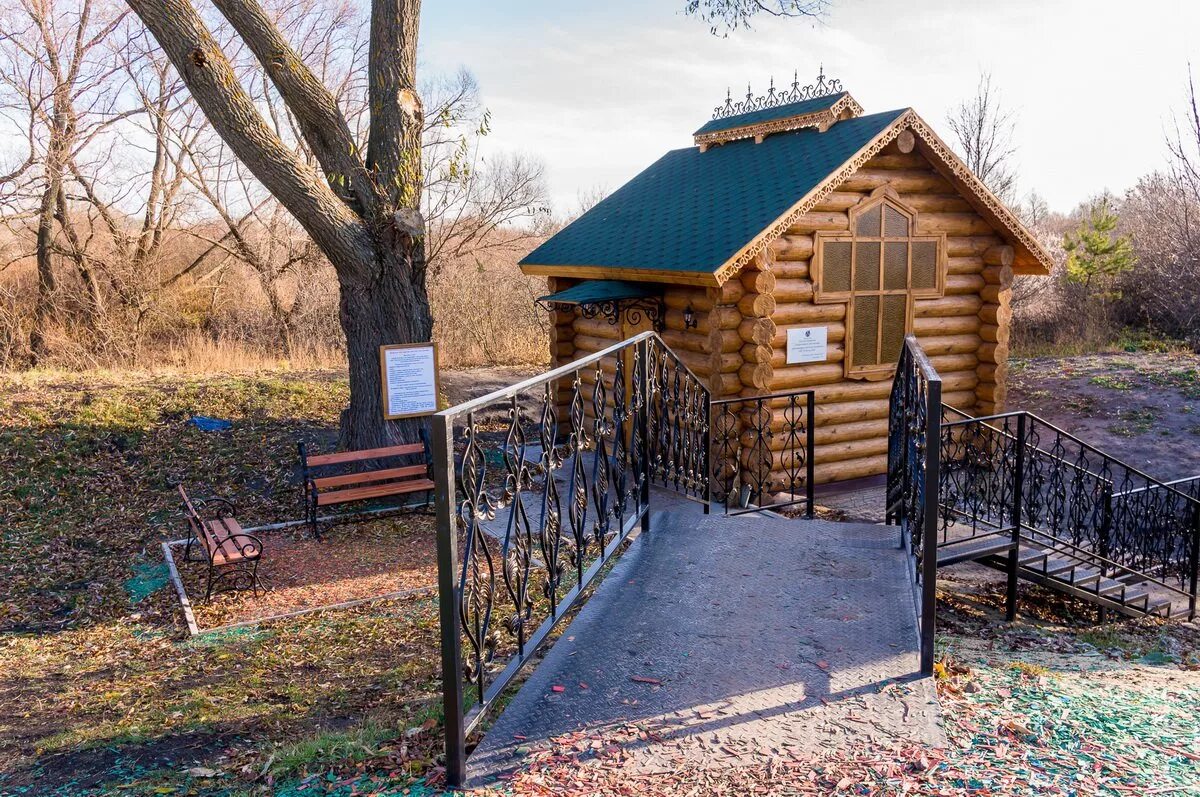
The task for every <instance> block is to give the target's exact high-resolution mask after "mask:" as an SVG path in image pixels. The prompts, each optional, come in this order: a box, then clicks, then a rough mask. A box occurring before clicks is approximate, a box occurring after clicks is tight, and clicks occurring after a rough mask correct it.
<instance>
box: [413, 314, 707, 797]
mask: <svg viewBox="0 0 1200 797" xmlns="http://www.w3.org/2000/svg"><path fill="white" fill-rule="evenodd" d="M709 412H710V401H709V393H708V390H707V388H706V387H705V386H704V384H703V383H702V382H701V381H700V380H699V379H698V378H697V377H696V376H695V375H694V374H693V373H692V372H691V371H689V370H688V369H687V367H686V366H685V365H684V364H683V363H682V362H680V360H679V359H678V358H677V357H676V356H675V355H674V354H673V353H672V352H671V351H670V349H668V348H667V347H666V346H665V345H664V344H663V343H662V341H661V340H660V339H659V338H658V336H657V335H655V334H654V333H652V332H646V333H642V334H640V335H638V336H636V337H634V338H631V339H629V340H627V341H624V342H622V343H619V344H616V345H614V346H612V347H610V348H608V349H605V350H604V351H601V352H598V353H596V354H593V355H589V356H587V357H584V358H582V359H580V360H577V361H575V362H572V363H570V364H568V365H566V366H563V367H561V368H557V369H555V370H553V371H550V372H548V373H546V374H543V375H541V376H538V377H535V378H533V379H530V380H527V381H525V382H522V383H520V384H517V385H514V386H512V387H509V388H505V389H503V390H499V391H496V392H494V393H491V394H489V395H487V396H484V397H482V398H479V399H476V400H474V401H470V402H467V403H465V404H461V405H459V406H457V407H453V408H451V409H448V410H445V411H444V412H440V413H438V414H437V415H435V416H434V418H433V448H434V463H435V468H434V470H435V473H436V483H437V490H436V493H437V513H438V587H439V595H440V606H441V634H442V677H443V701H444V703H443V705H444V711H445V733H446V772H447V780H448V782H449V784H450V785H455V786H457V785H460V784H461V783H462V782H463V780H464V778H465V776H466V739H467V736H468V734H469V733H470V732H471V731H472V729H474V728H475V726H476V725H477V724H478V723H479V722H480V720H481V719H482V718H483V717H484V716H485V714H486V712H487V711H488V709H489V708H490V707H492V706H493V705H494V704H495V702H496V700H497V698H499V697H500V695H501V693H502V692H503V690H504V689H505V687H506V686H508V685H509V684H510V683H511V682H512V680H513V678H514V677H515V676H516V675H517V673H518V672H519V671H520V669H521V667H522V666H523V665H524V664H525V663H526V662H528V661H529V659H530V658H531V657H532V656H533V655H534V653H535V651H537V650H538V648H539V647H540V646H542V645H543V643H545V642H547V641H548V640H549V639H550V638H551V634H552V632H553V631H554V629H555V626H556V625H557V624H558V622H559V621H560V620H561V619H562V618H563V617H564V616H566V615H567V614H568V613H569V612H570V611H571V610H572V609H573V608H574V607H575V606H576V605H577V604H578V603H579V602H580V600H581V598H582V597H583V595H584V593H585V591H586V590H587V588H588V587H589V586H590V585H591V584H592V583H593V582H595V581H596V580H597V579H598V578H599V577H601V575H602V574H603V572H604V571H605V565H606V564H607V563H608V562H609V561H610V560H611V559H612V558H613V557H614V556H615V555H617V554H618V553H619V552H620V550H621V548H622V545H623V543H624V542H625V541H626V539H627V538H628V536H629V535H630V533H631V532H632V531H633V530H634V529H635V528H636V527H638V526H639V525H640V526H641V528H642V530H643V531H646V530H648V529H649V517H650V515H649V503H650V486H651V484H652V483H657V484H660V485H663V486H665V487H668V488H671V489H674V490H676V491H678V492H679V493H681V494H683V495H686V496H687V497H689V498H692V499H695V500H701V501H703V500H706V499H707V496H708V490H709V479H708V468H709V463H708V434H709V428H710V418H709Z"/></svg>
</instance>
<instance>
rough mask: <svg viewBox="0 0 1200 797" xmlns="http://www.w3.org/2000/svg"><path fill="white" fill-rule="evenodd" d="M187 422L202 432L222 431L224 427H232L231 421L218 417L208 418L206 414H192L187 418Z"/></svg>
mask: <svg viewBox="0 0 1200 797" xmlns="http://www.w3.org/2000/svg"><path fill="white" fill-rule="evenodd" d="M188 423H190V424H192V426H195V427H196V428H197V429H199V430H200V431H202V432H224V431H225V430H226V429H231V428H232V427H233V423H232V422H230V421H225V420H222V419H220V418H209V417H208V416H207V415H193V416H192V417H191V418H189V419H188Z"/></svg>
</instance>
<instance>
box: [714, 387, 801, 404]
mask: <svg viewBox="0 0 1200 797" xmlns="http://www.w3.org/2000/svg"><path fill="white" fill-rule="evenodd" d="M809 394H812V395H813V396H815V395H816V391H814V390H813V389H812V388H805V389H804V390H781V391H779V392H778V393H768V394H767V395H765V396H735V397H733V398H725V399H713V402H712V403H713V404H714V405H717V404H737V403H739V402H740V403H745V402H751V401H774V400H775V399H785V398H791V397H792V396H807V395H809Z"/></svg>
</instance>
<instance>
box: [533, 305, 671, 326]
mask: <svg viewBox="0 0 1200 797" xmlns="http://www.w3.org/2000/svg"><path fill="white" fill-rule="evenodd" d="M535 303H536V304H537V306H538V307H541V308H542V309H543V310H546V311H547V312H555V311H565V312H572V311H574V310H576V309H578V311H579V315H580V316H581V317H583V318H588V319H592V318H603V319H604V320H605V321H607V322H608V323H609V324H611V325H613V326H617V325H619V324H620V323H621V321H622V319H624V321H625V323H626V324H628V325H629V326H631V327H635V328H636V327H638V326H641V324H642V322H643V320H644V321H649V322H650V324H651V326H652V327H653V328H654V331H655V332H662V331H663V330H664V329H666V323H667V306H666V303H665V302H663V300H662V298H661V297H657V296H651V297H645V298H640V299H612V300H608V301H603V302H580V303H579V304H575V303H571V302H553V301H543V300H540V299H539V300H537V301H536V302H535Z"/></svg>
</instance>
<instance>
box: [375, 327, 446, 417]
mask: <svg viewBox="0 0 1200 797" xmlns="http://www.w3.org/2000/svg"><path fill="white" fill-rule="evenodd" d="M379 368H380V371H381V373H382V377H383V380H382V381H383V417H384V418H386V419H387V420H389V421H391V420H395V419H396V418H412V417H414V416H417V415H431V414H433V413H435V412H437V408H438V372H437V346H435V345H434V344H433V343H414V344H411V345H407V346H380V347H379Z"/></svg>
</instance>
